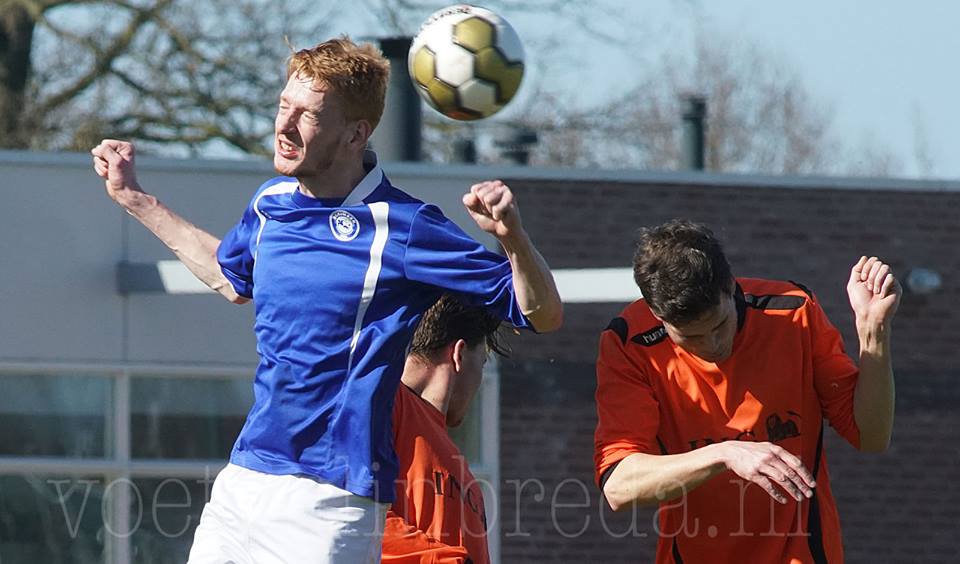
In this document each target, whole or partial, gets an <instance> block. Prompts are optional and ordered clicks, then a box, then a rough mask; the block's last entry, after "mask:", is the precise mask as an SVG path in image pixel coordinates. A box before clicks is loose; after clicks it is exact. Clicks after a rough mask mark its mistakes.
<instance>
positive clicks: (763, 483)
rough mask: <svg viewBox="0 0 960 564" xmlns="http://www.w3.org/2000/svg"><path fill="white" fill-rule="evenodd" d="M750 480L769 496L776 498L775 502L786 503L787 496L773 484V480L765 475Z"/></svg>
mask: <svg viewBox="0 0 960 564" xmlns="http://www.w3.org/2000/svg"><path fill="white" fill-rule="evenodd" d="M752 482H753V483H754V484H757V485H758V486H760V487H761V488H763V489H764V490H765V491H766V492H767V493H768V494H770V497H772V498H773V499H775V500H777V502H779V503H783V504H785V503H787V496H785V495H783V492H781V491H780V490H779V489H778V488H777V487H776V486H774V485H773V482H771V481H770V479H769V478H767V477H766V476H757V477H756V478H754V479H753V480H752Z"/></svg>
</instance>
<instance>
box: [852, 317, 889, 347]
mask: <svg viewBox="0 0 960 564" xmlns="http://www.w3.org/2000/svg"><path fill="white" fill-rule="evenodd" d="M857 338H858V339H859V341H860V352H861V354H862V353H875V354H879V353H881V352H883V350H885V349H886V347H887V345H888V344H889V342H890V323H889V322H888V321H884V320H870V319H860V318H858V319H857Z"/></svg>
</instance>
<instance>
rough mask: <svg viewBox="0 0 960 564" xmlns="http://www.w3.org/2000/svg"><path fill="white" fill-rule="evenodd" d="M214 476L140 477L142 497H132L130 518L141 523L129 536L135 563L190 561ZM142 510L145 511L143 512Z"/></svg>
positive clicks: (170, 563)
mask: <svg viewBox="0 0 960 564" xmlns="http://www.w3.org/2000/svg"><path fill="white" fill-rule="evenodd" d="M213 477H214V476H211V477H210V479H209V480H204V479H202V478H201V479H197V478H142V479H141V478H138V479H136V480H134V482H133V483H134V486H136V492H137V493H138V494H139V496H134V499H131V503H132V504H133V505H132V506H131V509H130V519H131V520H132V521H134V523H135V524H136V521H137V518H138V516H139V517H140V521H139V524H138V525H139V526H137V527H136V528H135V529H134V533H133V535H131V536H130V550H131V555H132V557H133V561H134V562H138V563H146V564H183V562H186V561H187V555H188V554H189V553H190V546H191V545H192V544H193V533H194V531H195V530H196V528H197V524H199V522H200V513H201V512H202V511H203V505H204V503H206V502H207V500H208V499H209V496H210V488H211V487H212V485H213ZM141 511H142V512H141Z"/></svg>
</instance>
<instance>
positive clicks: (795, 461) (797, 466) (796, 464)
mask: <svg viewBox="0 0 960 564" xmlns="http://www.w3.org/2000/svg"><path fill="white" fill-rule="evenodd" d="M774 453H775V454H776V455H777V456H779V457H780V460H782V461H783V462H784V464H786V465H787V466H789V467H790V468H791V469H793V471H794V472H796V473H797V475H798V476H800V478H801V479H802V480H803V483H804V485H806V486H807V487H808V488H814V487H816V486H817V482H816V480H814V479H813V474H811V473H810V470H807V467H806V466H804V465H803V461H802V460H800V459H799V458H798V457H797V456H796V455H795V454H793V453H792V452H790V451H788V450H787V449H785V448H782V447H778V448H777V449H775V450H774Z"/></svg>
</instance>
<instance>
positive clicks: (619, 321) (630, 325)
mask: <svg viewBox="0 0 960 564" xmlns="http://www.w3.org/2000/svg"><path fill="white" fill-rule="evenodd" d="M603 334H604V336H605V337H607V338H613V337H615V338H616V339H617V340H618V341H619V342H620V345H621V346H626V345H627V344H628V343H630V344H636V345H641V346H643V347H653V346H656V345H659V344H660V343H663V342H664V341H666V340H667V330H666V329H665V328H664V326H663V323H661V322H660V320H658V319H657V318H656V317H654V316H653V312H651V311H650V306H648V305H647V302H646V300H644V299H639V300H637V301H635V302H633V303H632V304H630V305H628V306H627V307H626V308H624V310H623V311H621V312H620V315H618V316H617V317H614V318H613V319H612V320H610V323H609V324H608V325H607V327H606V329H604V331H603Z"/></svg>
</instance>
